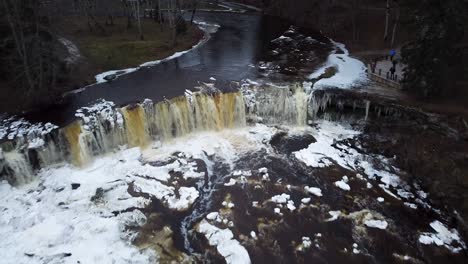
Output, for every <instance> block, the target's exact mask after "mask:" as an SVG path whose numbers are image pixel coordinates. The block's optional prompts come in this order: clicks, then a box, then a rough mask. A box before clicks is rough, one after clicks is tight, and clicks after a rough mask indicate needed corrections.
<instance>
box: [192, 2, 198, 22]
mask: <svg viewBox="0 0 468 264" xmlns="http://www.w3.org/2000/svg"><path fill="white" fill-rule="evenodd" d="M197 6H198V1H195V4H194V5H193V9H192V17H191V18H190V25H193V18H194V17H195V12H197Z"/></svg>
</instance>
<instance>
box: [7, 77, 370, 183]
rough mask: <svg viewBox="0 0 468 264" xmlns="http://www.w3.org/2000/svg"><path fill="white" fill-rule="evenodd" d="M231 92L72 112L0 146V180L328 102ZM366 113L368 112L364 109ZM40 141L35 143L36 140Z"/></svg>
mask: <svg viewBox="0 0 468 264" xmlns="http://www.w3.org/2000/svg"><path fill="white" fill-rule="evenodd" d="M245 88H246V87H243V88H242V89H241V90H239V91H237V92H230V93H221V92H211V93H207V92H193V93H192V92H191V93H186V95H185V96H179V97H175V98H173V99H170V100H164V101H161V102H157V103H154V102H152V101H151V100H148V99H147V100H145V101H144V102H142V103H140V104H132V105H128V106H124V107H122V108H118V107H115V106H114V104H113V103H112V102H106V101H102V102H101V103H99V104H97V105H94V106H92V107H84V108H82V109H80V110H78V111H77V114H76V116H77V117H79V119H78V120H76V121H74V122H73V123H71V124H69V125H67V126H65V127H62V128H59V129H55V130H53V131H51V132H50V133H47V134H45V135H42V136H41V137H39V138H37V141H38V142H36V143H34V144H32V141H31V140H30V139H29V138H28V139H25V138H17V139H16V140H14V141H8V142H4V143H2V144H0V179H2V178H4V179H7V180H8V181H9V182H10V183H12V184H21V183H23V182H27V181H28V180H29V179H31V178H32V175H33V174H34V171H36V170H38V169H41V168H44V167H47V166H50V165H53V164H57V163H60V162H69V163H72V164H73V165H75V166H85V165H86V164H88V163H89V162H90V161H92V159H93V157H94V156H96V155H101V154H104V153H108V152H111V151H114V150H116V149H119V148H121V147H141V148H146V147H148V146H150V145H151V142H152V141H161V142H167V141H169V140H171V139H174V138H177V137H182V136H185V135H188V134H190V133H194V132H199V131H220V130H223V129H231V128H236V127H244V126H246V124H247V123H248V121H247V120H249V122H250V121H253V122H263V123H266V124H287V125H297V126H304V125H306V124H307V122H308V120H310V119H315V118H317V114H318V112H323V111H324V110H325V109H326V108H327V106H328V105H329V104H330V102H331V100H332V99H331V98H330V96H328V94H327V93H322V94H320V95H316V94H315V93H311V94H307V93H306V92H305V91H304V89H303V87H302V86H300V85H291V86H289V87H281V88H279V87H272V86H259V87H257V86H253V87H251V86H249V87H248V88H247V89H245ZM367 111H368V110H367ZM39 143H40V144H39Z"/></svg>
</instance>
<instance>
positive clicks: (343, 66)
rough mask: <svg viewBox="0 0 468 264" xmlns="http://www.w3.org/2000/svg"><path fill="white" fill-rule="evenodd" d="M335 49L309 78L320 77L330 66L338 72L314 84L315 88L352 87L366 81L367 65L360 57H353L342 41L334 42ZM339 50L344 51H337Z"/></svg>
mask: <svg viewBox="0 0 468 264" xmlns="http://www.w3.org/2000/svg"><path fill="white" fill-rule="evenodd" d="M332 43H333V44H334V45H335V50H334V51H333V52H332V53H331V54H330V55H329V56H328V59H327V61H326V62H325V64H324V65H323V66H322V67H321V68H319V69H318V70H316V71H315V72H314V73H312V74H311V75H310V76H309V79H315V78H318V77H319V76H320V75H322V74H324V73H325V70H326V69H328V68H335V69H336V70H337V72H336V74H335V75H333V76H332V77H330V78H323V79H320V80H319V81H317V82H316V83H315V84H314V89H320V88H327V87H332V88H350V87H352V86H353V85H356V84H359V83H362V82H366V81H367V74H366V66H365V65H364V63H363V62H361V61H360V60H358V59H355V58H352V57H351V56H350V55H349V51H348V50H347V49H346V47H345V45H344V44H342V43H338V42H334V41H332ZM337 51H342V52H341V53H337Z"/></svg>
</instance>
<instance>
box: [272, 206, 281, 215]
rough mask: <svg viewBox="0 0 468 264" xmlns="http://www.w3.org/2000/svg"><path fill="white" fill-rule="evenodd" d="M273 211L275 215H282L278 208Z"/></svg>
mask: <svg viewBox="0 0 468 264" xmlns="http://www.w3.org/2000/svg"><path fill="white" fill-rule="evenodd" d="M273 211H274V212H275V214H279V215H283V214H282V213H281V210H280V209H279V208H278V207H276V208H275V209H273Z"/></svg>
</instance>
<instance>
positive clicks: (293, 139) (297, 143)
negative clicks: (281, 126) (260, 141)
mask: <svg viewBox="0 0 468 264" xmlns="http://www.w3.org/2000/svg"><path fill="white" fill-rule="evenodd" d="M314 142H317V140H315V138H314V137H313V136H312V135H309V134H304V135H289V134H288V133H287V132H279V133H277V134H275V135H274V136H273V137H272V138H271V140H270V144H271V145H272V146H273V148H274V149H275V150H276V151H278V152H279V153H283V154H288V155H289V154H291V153H292V152H294V151H298V150H301V149H304V148H307V147H308V146H309V145H310V144H312V143H314Z"/></svg>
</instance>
